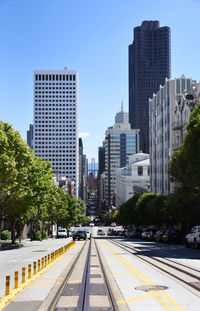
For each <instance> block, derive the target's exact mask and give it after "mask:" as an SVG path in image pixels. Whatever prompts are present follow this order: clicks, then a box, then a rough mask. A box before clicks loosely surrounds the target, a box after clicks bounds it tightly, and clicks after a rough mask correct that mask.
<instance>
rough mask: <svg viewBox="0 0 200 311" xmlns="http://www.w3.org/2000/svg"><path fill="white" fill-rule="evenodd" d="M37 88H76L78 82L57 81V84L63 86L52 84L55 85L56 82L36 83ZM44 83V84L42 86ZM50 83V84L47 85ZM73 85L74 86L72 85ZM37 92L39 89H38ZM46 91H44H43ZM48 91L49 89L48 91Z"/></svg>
mask: <svg viewBox="0 0 200 311" xmlns="http://www.w3.org/2000/svg"><path fill="white" fill-rule="evenodd" d="M35 85H37V86H35V90H65V89H66V90H75V89H76V87H75V86H76V84H75V83H56V85H62V86H59V87H58V86H52V85H55V83H45V84H44V83H42V84H41V83H36V84H35ZM39 85H40V86H39ZM41 85H44V86H41ZM47 85H50V86H47ZM72 86H73V87H72ZM36 92H37V91H36ZM42 92H44V91H42ZM46 92H47V91H46Z"/></svg>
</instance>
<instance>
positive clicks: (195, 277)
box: [109, 239, 200, 291]
mask: <svg viewBox="0 0 200 311" xmlns="http://www.w3.org/2000/svg"><path fill="white" fill-rule="evenodd" d="M109 241H110V242H111V243H113V244H115V245H117V246H119V247H121V248H122V249H124V250H125V251H126V252H128V253H130V254H131V255H132V256H135V257H136V258H139V259H140V260H142V261H144V262H146V263H148V264H150V265H152V266H153V267H155V268H157V269H159V270H161V271H162V272H165V273H167V274H169V275H171V276H173V277H174V278H176V279H177V280H179V281H181V282H183V283H184V284H187V285H188V286H190V287H192V288H194V289H195V290H197V291H200V288H199V287H198V286H196V284H193V282H187V281H185V280H184V279H182V278H181V277H179V276H177V275H176V273H172V272H170V271H168V270H165V269H164V268H161V267H159V266H158V265H156V264H155V262H160V263H161V264H163V265H165V266H167V267H169V268H171V269H173V270H175V271H177V270H178V271H179V272H181V273H183V274H185V275H187V276H190V277H192V278H194V279H196V280H197V282H198V281H200V277H198V276H196V275H195V274H193V273H190V272H187V271H185V270H183V269H181V268H177V267H174V266H172V265H171V264H169V263H167V262H164V261H162V260H159V259H158V258H155V257H150V258H151V260H153V261H154V262H151V261H149V260H147V259H145V258H144V257H143V256H141V255H137V254H133V253H132V252H131V251H130V250H129V249H131V250H137V249H136V248H134V247H131V246H128V245H124V243H122V242H119V241H117V242H116V241H113V240H112V239H109ZM177 264H178V263H177ZM187 268H188V269H190V267H187ZM198 272H199V271H198Z"/></svg>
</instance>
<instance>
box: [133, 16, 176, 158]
mask: <svg viewBox="0 0 200 311" xmlns="http://www.w3.org/2000/svg"><path fill="white" fill-rule="evenodd" d="M170 69H171V45H170V28H169V27H166V26H165V27H160V26H159V21H143V22H142V25H141V26H139V27H135V28H134V41H133V43H132V44H131V45H129V122H130V123H131V128H137V129H140V149H141V150H142V151H143V152H146V153H149V98H152V95H153V93H156V92H157V91H158V90H159V86H160V85H161V84H162V85H163V84H164V82H165V78H170Z"/></svg>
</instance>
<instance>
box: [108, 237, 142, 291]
mask: <svg viewBox="0 0 200 311" xmlns="http://www.w3.org/2000/svg"><path fill="white" fill-rule="evenodd" d="M104 244H105V245H106V246H107V247H108V248H109V249H110V251H111V252H112V253H113V254H114V252H113V251H114V249H113V248H112V247H110V245H107V242H104ZM114 256H116V257H119V258H118V260H119V261H121V263H123V265H125V266H126V267H127V269H128V270H129V271H130V272H131V274H133V275H134V276H135V277H136V278H137V279H138V280H140V282H141V283H142V284H143V285H147V284H148V283H147V282H145V281H144V280H143V279H142V278H141V277H140V276H139V275H138V273H136V272H135V271H134V270H133V269H131V268H130V267H129V266H128V265H127V264H126V262H124V260H123V258H121V256H120V255H115V254H114Z"/></svg>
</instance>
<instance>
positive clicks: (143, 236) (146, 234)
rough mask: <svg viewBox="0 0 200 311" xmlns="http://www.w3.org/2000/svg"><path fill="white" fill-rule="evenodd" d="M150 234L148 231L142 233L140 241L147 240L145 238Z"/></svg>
mask: <svg viewBox="0 0 200 311" xmlns="http://www.w3.org/2000/svg"><path fill="white" fill-rule="evenodd" d="M149 234H150V232H149V231H148V230H146V231H143V232H142V239H143V240H147V237H148V236H149Z"/></svg>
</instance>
